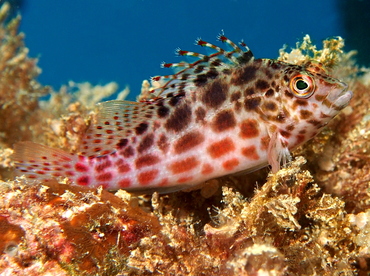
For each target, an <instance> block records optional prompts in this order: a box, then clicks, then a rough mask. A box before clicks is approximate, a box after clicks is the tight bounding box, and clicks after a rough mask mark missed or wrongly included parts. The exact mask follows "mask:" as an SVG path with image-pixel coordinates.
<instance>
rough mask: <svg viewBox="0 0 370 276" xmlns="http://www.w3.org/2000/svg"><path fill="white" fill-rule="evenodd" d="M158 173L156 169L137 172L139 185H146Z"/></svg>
mask: <svg viewBox="0 0 370 276" xmlns="http://www.w3.org/2000/svg"><path fill="white" fill-rule="evenodd" d="M157 175H158V170H150V171H145V172H142V173H139V175H138V176H137V180H138V181H139V183H140V184H141V185H148V184H150V182H153V180H154V179H155V178H156V177H157Z"/></svg>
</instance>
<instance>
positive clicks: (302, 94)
mask: <svg viewBox="0 0 370 276" xmlns="http://www.w3.org/2000/svg"><path fill="white" fill-rule="evenodd" d="M289 88H290V91H291V92H292V93H293V94H294V95H295V96H296V97H298V98H308V97H310V96H311V95H312V94H313V92H314V91H315V83H314V81H313V79H312V78H311V77H310V76H308V75H302V74H299V75H297V76H295V77H293V78H292V79H291V80H290V83H289Z"/></svg>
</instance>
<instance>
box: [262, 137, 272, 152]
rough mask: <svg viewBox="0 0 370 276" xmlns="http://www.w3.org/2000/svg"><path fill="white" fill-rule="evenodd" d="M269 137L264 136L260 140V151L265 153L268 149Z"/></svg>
mask: <svg viewBox="0 0 370 276" xmlns="http://www.w3.org/2000/svg"><path fill="white" fill-rule="evenodd" d="M269 143H270V137H268V136H264V137H262V138H261V147H260V148H261V150H264V151H266V150H267V149H268V148H269Z"/></svg>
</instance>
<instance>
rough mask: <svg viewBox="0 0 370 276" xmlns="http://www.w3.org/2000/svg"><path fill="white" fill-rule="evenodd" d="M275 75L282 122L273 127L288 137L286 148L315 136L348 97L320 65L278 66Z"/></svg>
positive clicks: (341, 107)
mask: <svg viewBox="0 0 370 276" xmlns="http://www.w3.org/2000/svg"><path fill="white" fill-rule="evenodd" d="M279 76H280V77H279V81H278V83H279V86H280V93H279V97H280V101H281V103H282V104H281V106H282V110H281V113H282V115H281V117H283V120H281V122H277V127H278V128H279V129H280V130H281V131H285V132H286V133H288V134H289V135H286V136H287V143H288V144H289V145H290V146H289V147H294V146H297V145H299V144H301V143H303V142H305V141H307V140H309V139H311V138H312V137H313V136H315V135H316V134H317V133H318V132H319V131H320V130H321V129H322V128H323V127H324V126H325V125H327V124H328V122H329V121H330V120H331V119H333V118H334V117H335V116H336V115H337V114H338V113H339V112H340V111H341V110H342V109H343V108H344V107H346V106H347V105H348V104H349V102H350V100H351V98H352V92H351V91H348V85H347V84H346V83H344V82H342V81H340V80H339V79H336V78H333V77H331V76H329V75H328V74H327V71H326V69H324V68H323V67H322V66H321V65H317V64H312V63H310V64H306V65H304V66H298V65H289V64H282V67H281V71H280V74H279Z"/></svg>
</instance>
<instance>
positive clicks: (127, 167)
mask: <svg viewBox="0 0 370 276" xmlns="http://www.w3.org/2000/svg"><path fill="white" fill-rule="evenodd" d="M130 170H131V168H130V165H129V164H121V165H119V166H118V172H119V173H127V172H129V171H130Z"/></svg>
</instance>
